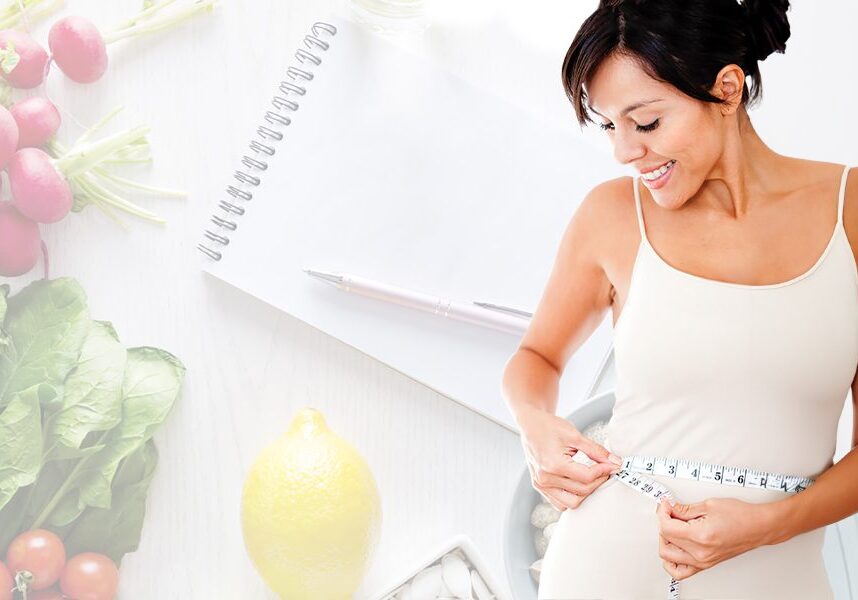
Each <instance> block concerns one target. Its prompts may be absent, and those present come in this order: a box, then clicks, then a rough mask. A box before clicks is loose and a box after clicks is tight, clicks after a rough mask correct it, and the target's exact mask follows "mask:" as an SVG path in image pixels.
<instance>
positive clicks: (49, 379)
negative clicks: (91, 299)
mask: <svg viewBox="0 0 858 600" xmlns="http://www.w3.org/2000/svg"><path fill="white" fill-rule="evenodd" d="M7 302H8V307H7V310H6V316H5V322H4V326H3V327H4V329H5V330H6V333H7V334H8V336H9V338H11V343H7V344H5V345H3V346H2V347H0V407H3V406H5V405H6V404H7V403H8V402H9V400H10V399H11V398H12V395H13V394H15V393H16V392H19V391H21V390H24V389H26V388H28V387H30V386H32V385H35V384H37V383H47V384H49V385H52V386H54V388H56V389H57V390H60V389H61V388H62V385H63V381H65V378H66V376H67V375H68V373H69V371H71V370H72V368H74V366H75V365H76V364H77V360H78V356H79V355H80V349H81V346H82V345H83V340H84V339H85V338H86V336H87V334H88V333H89V328H90V326H91V321H90V319H89V310H88V309H87V306H86V295H85V294H84V291H83V289H82V288H81V287H80V285H79V284H78V283H77V282H76V281H75V280H73V279H69V278H60V279H54V280H40V281H36V282H34V283H32V284H30V285H28V286H27V287H26V288H24V289H23V290H21V291H20V292H19V293H18V294H16V295H15V296H12V297H11V298H8V301H7Z"/></svg>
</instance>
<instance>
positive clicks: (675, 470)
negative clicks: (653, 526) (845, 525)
mask: <svg viewBox="0 0 858 600" xmlns="http://www.w3.org/2000/svg"><path fill="white" fill-rule="evenodd" d="M646 475H664V476H666V477H673V478H674V479H690V480H694V481H705V482H707V483H717V484H720V485H729V486H735V487H745V488H757V489H761V490H779V491H782V492H785V493H788V494H797V493H798V492H801V491H802V490H806V489H807V488H808V487H810V485H811V484H812V483H813V479H810V478H808V477H799V476H796V475H784V474H781V473H768V472H766V471H759V470H756V469H747V468H742V467H728V466H725V465H715V464H711V463H704V462H700V461H691V460H684V459H676V458H666V457H663V456H629V457H626V458H624V459H623V466H622V467H621V468H620V470H619V471H617V472H616V473H614V474H613V475H611V477H612V478H614V479H618V480H619V481H621V482H622V483H624V484H625V485H627V486H629V487H630V488H632V489H634V490H636V491H638V492H639V493H641V494H643V495H645V496H648V497H650V498H652V499H653V500H655V501H656V502H658V501H659V498H661V497H662V496H664V497H666V498H668V499H670V500H673V501H674V502H678V500H676V498H674V497H673V495H672V494H671V492H670V490H669V489H668V488H667V487H666V486H664V485H662V484H661V483H660V482H658V481H654V480H652V479H650V478H649V477H646ZM667 597H668V600H676V599H677V598H679V581H677V580H676V579H673V578H671V580H670V585H669V587H668V591H667Z"/></svg>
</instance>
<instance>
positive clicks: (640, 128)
mask: <svg viewBox="0 0 858 600" xmlns="http://www.w3.org/2000/svg"><path fill="white" fill-rule="evenodd" d="M658 123H659V120H658V119H656V120H655V121H653V122H652V123H650V124H648V125H637V126H635V128H636V129H637V130H638V131H652V130H653V129H655V128H656V127H658ZM599 127H600V128H601V129H602V131H609V130H613V128H614V125H613V123H599Z"/></svg>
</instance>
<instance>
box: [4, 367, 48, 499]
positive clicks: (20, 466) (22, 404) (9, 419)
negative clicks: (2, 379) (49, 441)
mask: <svg viewBox="0 0 858 600" xmlns="http://www.w3.org/2000/svg"><path fill="white" fill-rule="evenodd" d="M54 393H55V392H54V390H53V389H52V388H51V387H50V386H49V385H45V384H37V385H34V386H32V387H29V388H27V389H26V390H23V391H20V392H17V393H16V394H15V395H14V396H12V399H11V400H10V401H9V403H8V404H7V405H6V408H5V409H4V410H3V412H2V413H0V509H2V508H3V507H4V506H6V503H8V502H9V500H11V499H12V496H14V495H15V493H16V492H17V491H18V489H19V488H21V487H24V486H28V485H30V484H31V483H33V482H34V481H35V480H36V477H37V476H38V474H39V469H40V468H41V466H42V412H41V404H40V400H42V399H43V398H44V399H49V398H50V397H51V396H52V395H53V394H54Z"/></svg>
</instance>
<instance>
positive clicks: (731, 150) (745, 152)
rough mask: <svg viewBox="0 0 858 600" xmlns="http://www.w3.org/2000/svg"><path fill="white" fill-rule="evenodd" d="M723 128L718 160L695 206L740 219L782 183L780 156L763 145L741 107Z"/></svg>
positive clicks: (727, 120) (701, 189) (699, 193)
mask: <svg viewBox="0 0 858 600" xmlns="http://www.w3.org/2000/svg"><path fill="white" fill-rule="evenodd" d="M725 127H726V128H727V130H726V131H725V143H724V148H723V151H722V153H721V158H720V159H719V160H718V162H717V163H716V164H715V166H714V167H713V169H712V171H711V172H710V173H709V175H708V177H707V179H706V181H705V182H704V183H703V185H702V186H701V188H700V192H698V196H699V203H700V204H704V205H707V206H711V207H712V208H713V209H715V210H718V211H720V212H723V213H726V214H727V215H729V216H731V217H732V218H734V219H740V218H743V217H744V216H746V215H747V214H748V211H750V210H753V209H754V208H755V207H756V206H757V205H759V204H760V203H761V202H764V201H765V198H766V197H767V194H769V193H770V192H771V190H772V189H774V188H776V187H777V183H778V181H783V175H784V174H781V173H779V172H778V170H779V169H782V168H783V167H782V165H783V163H782V162H781V161H780V159H782V158H783V157H782V156H781V155H780V154H778V153H777V152H775V151H774V150H772V149H771V148H769V147H768V146H767V145H766V144H765V142H763V140H762V139H761V138H760V136H759V135H758V134H757V132H756V130H755V129H754V126H753V124H752V123H751V119H750V118H749V117H748V113H747V112H746V111H745V109H744V107H743V108H740V109H739V112H738V113H737V115H736V118H735V119H725Z"/></svg>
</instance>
